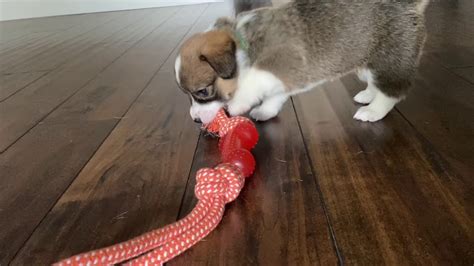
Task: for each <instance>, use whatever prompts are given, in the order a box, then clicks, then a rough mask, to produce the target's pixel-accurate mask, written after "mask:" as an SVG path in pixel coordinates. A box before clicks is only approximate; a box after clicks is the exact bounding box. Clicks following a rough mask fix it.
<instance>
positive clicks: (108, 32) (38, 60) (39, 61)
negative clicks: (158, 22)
mask: <svg viewBox="0 0 474 266" xmlns="http://www.w3.org/2000/svg"><path fill="white" fill-rule="evenodd" d="M153 12H156V10H138V11H137V12H136V13H132V12H130V11H128V12H124V14H122V15H121V16H117V17H116V19H113V20H111V21H108V22H107V23H104V24H102V25H100V26H98V27H96V28H94V29H93V30H91V31H88V32H86V33H84V34H80V35H78V36H76V37H75V38H71V39H69V40H66V41H64V42H61V43H59V44H57V45H54V46H52V47H49V48H48V49H46V50H45V51H43V52H41V53H39V54H36V55H34V56H31V57H28V58H27V59H25V60H23V61H15V62H13V61H12V62H11V64H10V65H8V64H5V68H4V71H6V72H8V73H16V72H33V71H47V70H53V69H55V68H57V67H58V66H60V65H61V64H63V63H64V62H67V61H69V60H71V59H74V58H77V57H78V56H81V54H83V53H84V52H87V50H88V49H90V48H91V47H93V46H95V45H97V44H98V43H101V42H103V41H104V40H107V37H109V36H113V34H114V33H117V32H120V31H122V30H124V29H125V30H126V28H127V27H128V26H130V25H133V24H135V23H136V22H137V21H138V22H142V23H141V24H144V23H143V20H145V19H147V18H152V16H151V13H153ZM158 15H159V14H158ZM0 71H2V70H0Z"/></svg>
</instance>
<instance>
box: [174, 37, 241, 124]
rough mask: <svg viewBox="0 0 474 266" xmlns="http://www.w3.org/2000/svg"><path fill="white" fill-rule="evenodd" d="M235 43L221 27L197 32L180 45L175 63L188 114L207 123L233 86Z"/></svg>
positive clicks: (230, 92) (229, 95) (235, 63)
mask: <svg viewBox="0 0 474 266" xmlns="http://www.w3.org/2000/svg"><path fill="white" fill-rule="evenodd" d="M235 52H236V44H235V41H234V39H233V38H232V36H231V34H230V33H229V32H227V31H224V30H212V31H208V32H204V33H198V34H196V35H194V36H192V37H191V38H189V39H188V40H187V41H186V42H184V44H183V45H182V46H181V49H180V52H179V55H178V57H177V58H176V63H175V73H176V80H177V82H178V85H179V87H180V88H181V89H182V90H183V91H184V92H185V93H187V94H188V95H189V96H190V97H191V102H192V106H191V109H190V113H191V117H192V118H193V120H194V121H197V122H199V121H202V122H203V123H209V122H210V121H211V120H212V119H214V117H215V115H216V114H217V111H218V110H219V109H220V108H222V107H223V106H224V103H225V102H226V101H227V100H229V99H230V97H231V96H232V94H233V92H234V91H235V89H236V77H235V76H236V74H237V73H236V72H237V62H236V59H235Z"/></svg>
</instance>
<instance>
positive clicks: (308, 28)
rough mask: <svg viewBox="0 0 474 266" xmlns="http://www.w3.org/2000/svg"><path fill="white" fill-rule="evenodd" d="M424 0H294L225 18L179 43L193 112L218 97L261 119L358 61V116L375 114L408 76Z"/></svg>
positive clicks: (181, 74) (208, 108)
mask: <svg viewBox="0 0 474 266" xmlns="http://www.w3.org/2000/svg"><path fill="white" fill-rule="evenodd" d="M428 1H429V0H405V1H387V0H380V1H355V2H354V1H343V0H333V1H324V0H296V1H294V2H291V3H288V4H286V5H283V6H281V7H278V8H261V9H257V10H253V11H250V12H246V13H242V14H240V15H239V16H237V18H236V19H235V20H230V19H225V18H221V19H219V20H218V21H217V22H216V23H215V24H214V27H213V28H212V29H210V30H208V31H206V32H204V33H199V34H196V35H194V36H192V37H191V38H190V39H188V40H187V41H186V42H185V43H184V44H183V46H182V47H181V49H180V53H179V56H178V57H177V59H176V64H175V71H176V79H177V82H178V84H179V86H180V88H181V89H182V90H184V91H185V92H186V93H188V94H189V95H190V96H191V99H192V106H191V110H190V113H191V116H192V118H193V119H194V120H195V121H202V122H204V123H208V122H210V121H211V120H212V119H213V118H214V116H215V115H216V113H217V111H218V110H219V109H220V108H222V107H223V106H226V107H227V110H228V111H229V113H230V114H231V115H241V114H243V113H246V112H247V111H250V116H251V117H253V118H254V119H256V120H261V121H263V120H268V119H270V118H273V117H275V116H276V115H277V114H278V113H279V111H280V109H281V107H282V106H283V104H284V103H285V102H286V100H288V98H289V97H290V96H291V95H294V94H297V93H300V92H304V91H308V90H310V89H312V88H314V87H317V86H318V85H320V84H322V83H324V82H326V81H328V80H332V79H336V78H339V77H341V76H342V75H345V74H347V73H349V72H352V71H357V72H358V75H359V77H360V79H361V80H363V81H365V82H367V83H368V86H367V89H365V90H363V91H361V92H359V93H358V94H357V95H356V96H355V97H354V100H355V101H356V102H358V103H362V104H368V105H367V106H363V107H361V108H360V109H359V110H358V111H357V112H356V114H355V115H354V118H355V119H358V120H361V121H371V122H373V121H377V120H380V119H382V118H383V117H385V115H387V113H388V112H389V111H390V110H392V108H393V107H394V106H395V104H396V103H398V102H399V101H400V100H401V99H403V97H404V96H405V95H406V93H407V91H408V89H409V87H410V85H411V81H412V79H413V75H414V73H415V69H416V65H417V62H418V58H419V55H420V50H421V48H422V45H423V42H424V39H425V29H424V10H425V8H426V6H427V4H428ZM349 2H351V3H349Z"/></svg>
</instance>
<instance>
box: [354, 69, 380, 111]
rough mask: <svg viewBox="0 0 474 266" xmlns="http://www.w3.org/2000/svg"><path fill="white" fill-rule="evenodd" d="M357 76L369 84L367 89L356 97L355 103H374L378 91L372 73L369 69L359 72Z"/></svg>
mask: <svg viewBox="0 0 474 266" xmlns="http://www.w3.org/2000/svg"><path fill="white" fill-rule="evenodd" d="M357 76H358V77H359V79H360V80H361V81H364V82H367V88H366V89H365V90H363V91H360V92H359V93H357V94H356V96H354V101H355V102H357V103H361V104H368V103H370V102H372V100H373V99H374V98H375V95H376V94H377V91H378V90H377V88H376V87H375V85H374V78H373V75H372V71H370V70H369V69H362V70H358V71H357Z"/></svg>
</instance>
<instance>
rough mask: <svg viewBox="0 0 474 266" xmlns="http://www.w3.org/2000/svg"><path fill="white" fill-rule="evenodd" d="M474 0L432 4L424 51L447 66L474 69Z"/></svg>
mask: <svg viewBox="0 0 474 266" xmlns="http://www.w3.org/2000/svg"><path fill="white" fill-rule="evenodd" d="M472 14H474V1H471V0H458V1H454V2H453V1H431V2H430V4H429V6H428V8H427V11H426V21H427V23H426V27H427V31H428V39H427V42H426V45H425V50H426V51H427V52H430V53H431V55H433V56H435V57H436V58H437V59H438V60H439V61H440V62H441V63H442V64H443V65H444V66H445V67H448V68H453V67H465V66H474V49H473V47H474V20H473V19H472Z"/></svg>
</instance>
